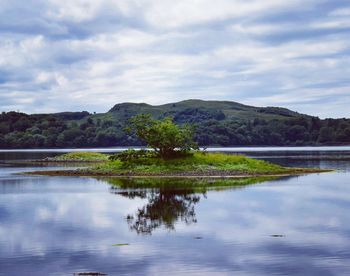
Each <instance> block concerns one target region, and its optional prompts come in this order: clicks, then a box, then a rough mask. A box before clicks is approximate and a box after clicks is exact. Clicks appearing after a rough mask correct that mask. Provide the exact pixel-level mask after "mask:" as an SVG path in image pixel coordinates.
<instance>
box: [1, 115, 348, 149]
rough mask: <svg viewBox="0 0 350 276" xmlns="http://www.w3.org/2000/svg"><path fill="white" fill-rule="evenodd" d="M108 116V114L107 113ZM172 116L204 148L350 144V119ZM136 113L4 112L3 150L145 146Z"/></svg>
mask: <svg viewBox="0 0 350 276" xmlns="http://www.w3.org/2000/svg"><path fill="white" fill-rule="evenodd" d="M107 114H108V113H107ZM163 115H164V116H163V117H168V116H169V115H170V116H171V117H172V118H173V120H174V122H175V123H176V124H178V125H183V124H187V123H189V124H192V125H194V127H195V132H194V137H195V141H196V142H197V143H198V144H199V145H200V146H303V145H342V144H350V119H325V120H321V119H319V118H317V117H311V116H305V115H300V116H294V117H293V116H292V117H285V118H283V119H270V120H268V119H261V118H259V117H255V118H252V119H242V118H237V119H234V118H226V117H225V114H223V113H222V112H220V111H216V112H212V111H211V112H206V111H203V110H201V109H195V108H193V109H190V108H189V109H187V110H184V111H181V112H177V113H175V114H163ZM130 117H132V116H131V114H130V116H125V118H123V119H120V118H116V117H113V116H99V115H94V114H90V113H88V112H66V113H57V114H39V115H35V114H34V115H28V114H24V113H19V112H3V113H1V114H0V148H63V147H74V148H81V147H110V146H140V145H144V142H143V141H141V140H139V139H138V138H137V136H136V135H135V134H132V133H128V132H127V131H125V129H126V127H127V126H128V119H130Z"/></svg>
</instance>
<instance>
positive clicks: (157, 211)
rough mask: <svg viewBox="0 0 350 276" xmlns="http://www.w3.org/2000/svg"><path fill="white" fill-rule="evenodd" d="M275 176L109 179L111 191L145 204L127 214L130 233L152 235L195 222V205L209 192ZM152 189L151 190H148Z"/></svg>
mask: <svg viewBox="0 0 350 276" xmlns="http://www.w3.org/2000/svg"><path fill="white" fill-rule="evenodd" d="M272 179H274V178H273V177H255V178H242V179H166V178H161V179H159V178H148V179H146V178H145V179H141V178H136V179H135V178H134V179H132V178H120V179H116V178H109V179H108V178H107V179H105V180H106V181H107V182H108V183H109V184H110V185H111V187H110V192H111V193H113V194H116V195H120V196H122V197H126V198H129V199H135V198H140V199H144V200H146V204H145V205H143V206H141V207H139V208H138V210H137V212H136V213H135V214H127V215H126V220H127V223H128V225H129V228H130V230H132V231H136V233H138V234H152V232H153V231H154V230H155V229H157V228H160V227H162V226H163V227H164V228H165V229H167V230H175V224H176V223H177V222H179V221H181V222H183V223H185V224H186V225H189V224H192V223H196V222H197V218H196V212H195V205H196V204H197V203H199V201H200V199H201V197H206V193H207V191H208V190H209V189H216V190H220V189H228V188H231V189H238V188H242V187H244V186H246V185H251V184H255V183H258V182H263V181H267V180H272ZM147 187H152V188H147Z"/></svg>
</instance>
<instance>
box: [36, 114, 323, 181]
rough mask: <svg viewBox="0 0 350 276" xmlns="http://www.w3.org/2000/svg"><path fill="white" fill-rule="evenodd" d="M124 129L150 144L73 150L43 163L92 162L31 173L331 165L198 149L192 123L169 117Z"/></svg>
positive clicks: (248, 170)
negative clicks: (292, 163) (119, 149)
mask: <svg viewBox="0 0 350 276" xmlns="http://www.w3.org/2000/svg"><path fill="white" fill-rule="evenodd" d="M127 131H128V132H129V133H130V134H131V135H137V136H138V137H139V138H140V139H141V140H143V141H145V142H146V143H147V146H148V148H149V149H140V150H134V149H129V150H125V151H123V152H121V153H117V154H112V155H108V154H102V153H94V152H73V153H67V154H63V155H60V156H57V157H54V158H47V159H44V160H42V162H76V163H92V164H90V165H89V166H87V167H85V168H80V169H74V170H54V171H36V172H30V174H39V175H52V176H55V175H60V176H115V177H213V178H214V177H236V178H240V177H255V176H287V175H297V174H305V173H318V172H325V171H329V170H320V169H305V168H286V167H282V166H279V165H276V164H272V163H269V162H266V161H262V160H256V159H253V158H249V157H246V156H243V155H232V154H223V153H208V152H205V151H200V150H199V147H198V145H197V144H196V143H195V142H194V141H193V133H194V132H193V127H192V126H190V125H183V126H177V125H175V124H174V123H173V121H172V120H171V118H165V119H163V120H154V119H152V117H151V115H148V114H146V115H145V114H143V115H138V116H135V117H133V118H131V119H130V122H129V127H128V129H127Z"/></svg>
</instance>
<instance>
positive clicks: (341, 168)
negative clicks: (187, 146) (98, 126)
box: [0, 147, 350, 275]
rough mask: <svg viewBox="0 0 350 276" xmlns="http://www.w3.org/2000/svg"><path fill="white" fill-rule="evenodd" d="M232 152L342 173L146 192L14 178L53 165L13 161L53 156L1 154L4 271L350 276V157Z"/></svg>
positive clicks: (157, 187)
mask: <svg viewBox="0 0 350 276" xmlns="http://www.w3.org/2000/svg"><path fill="white" fill-rule="evenodd" d="M215 150H218V149H215ZM109 151H111V150H110V149H106V150H105V152H109ZM225 151H227V149H225ZM229 152H239V153H243V154H247V155H250V156H254V157H256V158H261V159H265V160H269V161H271V162H276V163H279V164H283V165H289V166H297V167H301V166H307V167H320V168H335V169H338V171H337V172H335V173H322V174H312V175H305V176H299V177H287V178H282V179H273V180H271V179H269V180H267V181H264V182H259V181H260V180H255V181H251V182H249V183H238V185H236V184H235V183H232V185H231V186H230V185H218V184H217V183H215V182H213V183H210V185H206V186H203V185H200V184H198V183H194V182H193V183H181V182H176V183H175V182H170V183H169V181H168V182H166V181H165V180H164V181H163V182H160V183H155V184H154V185H153V187H152V188H150V189H146V188H144V184H149V183H134V182H132V181H125V180H124V181H120V180H116V179H93V178H80V177H46V176H25V175H16V174H15V173H16V172H22V171H28V170H37V169H51V168H50V167H28V166H23V165H20V164H15V165H11V164H8V162H9V161H10V160H20V159H35V158H42V157H46V156H54V155H55V154H58V153H57V152H53V151H52V150H48V151H40V152H38V151H25V152H21V151H15V152H14V151H11V152H1V153H0V160H2V161H0V275H73V273H75V272H83V271H98V272H104V273H107V274H108V275H126V274H130V275H163V274H168V275H179V274H186V275H218V274H219V275H232V274H234V275H286V274H288V275H349V274H350V222H349V213H350V185H349V184H350V181H349V180H350V160H349V159H350V158H349V157H350V149H349V148H341V149H338V148H334V147H332V148H330V149H328V148H327V149H318V150H313V149H312V150H310V149H303V148H297V149H295V148H279V149H271V148H267V149H266V148H264V149H260V148H259V149H256V150H251V149H249V150H242V149H230V150H229ZM145 181H146V182H147V181H149V180H145ZM183 184H186V185H183ZM186 187H187V188H186Z"/></svg>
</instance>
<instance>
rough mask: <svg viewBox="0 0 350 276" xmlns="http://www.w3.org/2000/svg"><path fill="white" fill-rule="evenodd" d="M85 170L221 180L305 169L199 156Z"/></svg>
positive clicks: (228, 156)
mask: <svg viewBox="0 0 350 276" xmlns="http://www.w3.org/2000/svg"><path fill="white" fill-rule="evenodd" d="M85 170H86V172H93V173H95V174H98V173H100V174H106V175H109V174H110V175H115V174H135V175H142V174H145V175H167V174H169V175H172V174H180V173H182V172H184V173H188V172H191V173H196V174H198V175H203V174H205V173H206V172H211V174H213V173H215V172H216V171H217V175H218V176H219V175H225V173H227V174H229V173H237V174H250V175H271V174H288V173H292V172H296V171H300V170H301V169H294V168H285V167H282V166H279V165H276V164H272V163H269V162H266V161H262V160H257V159H253V158H249V157H246V156H243V155H232V154H224V153H205V152H195V153H193V154H191V155H188V156H186V157H181V158H175V159H169V160H166V159H162V158H157V157H153V158H143V159H138V160H135V161H133V162H130V161H129V162H122V161H120V160H115V161H108V162H105V163H102V164H99V165H96V166H94V167H91V168H87V169H85ZM308 171H311V170H308Z"/></svg>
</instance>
